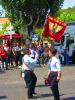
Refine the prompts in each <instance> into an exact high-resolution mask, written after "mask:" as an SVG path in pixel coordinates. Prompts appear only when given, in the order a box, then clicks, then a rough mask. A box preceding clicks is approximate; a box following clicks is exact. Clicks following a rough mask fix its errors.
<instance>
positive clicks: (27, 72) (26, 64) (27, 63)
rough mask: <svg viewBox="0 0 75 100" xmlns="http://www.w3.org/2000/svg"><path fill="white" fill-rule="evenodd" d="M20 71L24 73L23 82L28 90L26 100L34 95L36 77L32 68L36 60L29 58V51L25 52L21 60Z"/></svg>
mask: <svg viewBox="0 0 75 100" xmlns="http://www.w3.org/2000/svg"><path fill="white" fill-rule="evenodd" d="M22 61H23V63H22V70H23V72H24V80H25V82H26V84H27V88H28V92H27V95H28V98H32V97H33V94H35V92H34V91H35V86H36V82H37V77H36V75H35V73H34V66H35V64H36V59H35V58H33V57H31V51H30V49H28V48H27V49H26V50H25V55H24V57H23V59H22Z"/></svg>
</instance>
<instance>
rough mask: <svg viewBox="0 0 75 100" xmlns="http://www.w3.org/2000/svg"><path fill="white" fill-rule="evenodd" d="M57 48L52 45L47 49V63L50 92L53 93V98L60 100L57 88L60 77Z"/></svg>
mask: <svg viewBox="0 0 75 100" xmlns="http://www.w3.org/2000/svg"><path fill="white" fill-rule="evenodd" d="M56 52H57V50H56V49H55V48H54V47H50V49H49V56H50V60H49V63H48V69H49V71H48V76H47V77H49V80H50V86H51V90H52V93H53V95H54V100H60V97H59V89H58V82H59V80H60V78H61V65H60V60H59V59H58V58H56V56H55V55H56Z"/></svg>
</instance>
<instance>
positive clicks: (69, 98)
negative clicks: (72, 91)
mask: <svg viewBox="0 0 75 100" xmlns="http://www.w3.org/2000/svg"><path fill="white" fill-rule="evenodd" d="M63 100H75V97H68V98H63Z"/></svg>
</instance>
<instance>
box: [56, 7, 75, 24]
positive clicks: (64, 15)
mask: <svg viewBox="0 0 75 100" xmlns="http://www.w3.org/2000/svg"><path fill="white" fill-rule="evenodd" d="M58 19H60V20H62V21H64V22H70V21H75V7H73V8H68V9H64V10H60V11H59V16H58Z"/></svg>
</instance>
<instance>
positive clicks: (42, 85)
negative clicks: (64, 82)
mask: <svg viewBox="0 0 75 100" xmlns="http://www.w3.org/2000/svg"><path fill="white" fill-rule="evenodd" d="M36 87H46V85H45V84H39V85H36Z"/></svg>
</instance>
